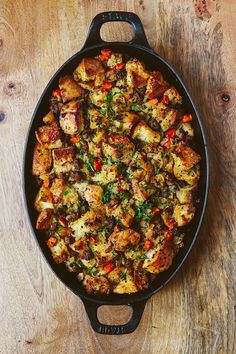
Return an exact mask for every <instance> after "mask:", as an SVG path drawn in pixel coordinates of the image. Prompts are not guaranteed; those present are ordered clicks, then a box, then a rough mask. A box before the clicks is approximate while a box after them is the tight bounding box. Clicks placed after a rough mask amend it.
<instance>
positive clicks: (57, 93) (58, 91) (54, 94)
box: [52, 89, 61, 97]
mask: <svg viewBox="0 0 236 354" xmlns="http://www.w3.org/2000/svg"><path fill="white" fill-rule="evenodd" d="M52 95H53V96H54V97H58V96H61V90H60V89H57V90H55V91H52Z"/></svg>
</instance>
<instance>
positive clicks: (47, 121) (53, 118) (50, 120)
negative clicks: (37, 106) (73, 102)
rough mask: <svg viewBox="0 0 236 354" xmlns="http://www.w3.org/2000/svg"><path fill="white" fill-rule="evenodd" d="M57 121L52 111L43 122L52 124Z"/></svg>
mask: <svg viewBox="0 0 236 354" xmlns="http://www.w3.org/2000/svg"><path fill="white" fill-rule="evenodd" d="M55 120H56V118H55V116H54V114H53V113H52V112H51V111H50V112H48V114H46V116H44V117H43V122H44V123H45V124H51V123H52V122H55Z"/></svg>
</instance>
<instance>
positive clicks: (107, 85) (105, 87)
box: [102, 82, 115, 91]
mask: <svg viewBox="0 0 236 354" xmlns="http://www.w3.org/2000/svg"><path fill="white" fill-rule="evenodd" d="M114 85H115V83H114V82H104V83H103V84H102V90H105V91H107V90H110V89H111V88H112V87H113V86H114Z"/></svg>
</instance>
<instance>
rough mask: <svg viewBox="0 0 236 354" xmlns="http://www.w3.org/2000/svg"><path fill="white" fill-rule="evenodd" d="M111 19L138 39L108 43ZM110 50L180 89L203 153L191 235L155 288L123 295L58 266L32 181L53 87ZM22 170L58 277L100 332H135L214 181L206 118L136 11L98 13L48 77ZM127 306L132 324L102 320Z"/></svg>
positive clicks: (176, 265)
mask: <svg viewBox="0 0 236 354" xmlns="http://www.w3.org/2000/svg"><path fill="white" fill-rule="evenodd" d="M111 21H124V22H128V23H130V24H131V25H132V27H133V29H134V37H133V39H132V40H131V41H130V42H124V43H123V42H105V41H103V40H102V39H101V37H100V29H101V26H102V25H103V24H104V23H106V22H111ZM105 48H111V49H112V50H114V51H118V52H120V53H124V54H127V55H129V56H131V57H135V58H137V59H141V60H142V61H143V62H144V64H146V65H147V67H149V68H150V69H153V70H159V71H160V72H161V73H162V74H163V76H164V78H165V79H166V80H167V81H168V82H169V83H170V84H172V85H173V86H174V87H175V88H176V89H177V90H178V91H179V93H180V95H181V96H182V98H183V102H184V107H185V109H186V110H187V111H188V112H191V114H192V115H193V117H194V119H193V122H192V124H193V128H194V131H195V141H196V144H197V146H196V148H197V151H198V153H199V154H200V155H201V162H200V170H201V178H200V181H199V187H198V189H199V190H198V204H197V206H196V213H195V216H194V219H193V221H192V222H191V223H190V224H189V226H188V227H187V233H188V237H186V238H185V240H184V241H185V242H184V246H183V248H181V249H180V251H179V253H178V254H177V255H176V257H175V258H174V261H173V264H172V266H171V267H170V268H169V269H168V270H166V271H164V272H163V273H161V274H159V275H158V277H157V279H156V280H155V281H153V282H152V283H151V285H150V287H149V288H148V289H146V290H143V291H141V292H138V293H134V294H123V295H119V294H110V295H104V296H103V295H99V296H95V295H91V294H88V293H86V291H85V289H84V288H83V286H82V285H81V284H80V283H79V282H78V280H77V279H76V277H75V275H74V274H73V273H68V271H67V270H66V269H65V267H64V266H63V265H62V264H60V265H58V264H56V263H55V262H54V261H53V258H52V256H51V252H50V250H49V249H48V247H47V245H46V243H45V240H44V239H43V238H42V237H41V235H42V234H41V233H40V232H39V231H38V230H36V228H35V225H36V220H37V212H36V210H35V209H34V200H35V196H36V193H37V188H36V187H35V186H34V184H33V176H32V160H33V150H34V145H35V141H36V140H35V131H36V130H37V128H38V127H39V126H40V124H41V119H42V117H43V116H44V115H45V114H46V113H47V112H48V107H49V104H48V102H49V98H50V95H51V93H52V91H53V90H55V89H56V88H57V87H58V81H59V78H60V77H61V76H63V75H66V74H68V73H72V72H73V71H74V70H75V68H76V67H77V65H78V63H79V62H80V61H81V60H82V59H83V58H85V57H94V56H96V55H98V54H99V53H100V51H101V49H105ZM23 174H24V175H23V184H24V197H25V205H26V210H27V213H28V217H29V221H30V224H31V228H32V231H33V234H34V235H35V237H36V240H37V242H38V244H39V247H40V249H41V251H42V253H43V255H44V257H45V259H46V260H47V262H48V263H49V265H50V267H51V269H52V270H53V271H54V273H55V274H56V275H57V276H58V278H59V279H60V280H61V281H62V282H63V283H64V284H65V285H66V286H67V287H69V288H70V290H71V291H73V292H74V293H75V294H76V295H77V296H79V297H80V298H81V300H82V301H83V303H84V305H85V309H86V312H87V314H88V317H89V320H90V322H91V326H92V328H93V329H94V330H95V331H96V332H99V333H103V334H125V333H130V332H132V331H134V330H135V328H136V327H137V326H138V324H139V321H140V319H141V316H142V313H143V310H144V307H145V303H146V301H147V300H148V299H149V298H150V297H151V296H152V295H153V294H155V293H156V292H157V291H159V290H160V289H161V288H162V287H163V286H165V285H166V284H167V283H168V282H169V281H170V280H171V279H172V278H173V276H174V275H175V274H176V273H177V271H178V270H179V269H180V267H181V265H182V264H183V262H184V261H185V259H186V257H187V255H188V254H189V252H190V251H191V249H192V247H193V245H194V243H195V241H196V238H197V235H198V233H199V230H200V227H201V223H202V219H203V216H204V213H205V208H206V202H207V194H208V184H209V162H208V152H207V144H206V138H205V133H204V129H203V125H202V121H201V118H200V115H199V113H198V110H197V108H196V105H195V103H194V101H193V99H192V98H191V95H190V93H189V91H188V89H187V88H186V85H185V84H184V83H183V81H182V79H181V78H180V77H179V75H178V74H177V73H176V71H175V70H174V69H173V68H172V67H171V66H170V64H168V63H167V62H166V61H165V60H164V59H162V58H161V57H160V56H159V55H158V54H156V53H155V52H154V51H153V50H152V49H151V48H150V46H149V44H148V42H147V39H146V36H145V33H144V30H143V26H142V24H141V21H140V19H139V18H138V16H137V15H135V14H134V13H130V12H104V13H100V14H98V15H97V16H96V17H95V18H94V19H93V21H92V23H91V26H90V29H89V33H88V37H87V39H86V41H85V44H84V46H83V48H82V50H81V51H79V52H78V53H76V54H75V55H74V56H72V57H71V58H70V59H69V60H68V61H67V62H66V63H65V64H63V65H62V66H61V68H60V69H59V70H58V71H57V72H56V74H55V75H54V76H53V77H52V79H51V80H50V81H49V83H48V85H47V87H46V88H45V90H44V92H43V94H42V96H41V98H40V100H39V102H38V104H37V107H36V109H35V111H34V114H33V117H32V121H31V124H30V128H29V132H28V136H27V139H26V146H25V155H24V167H23ZM122 304H125V305H129V306H131V307H132V308H133V314H132V317H131V319H130V321H129V322H128V323H126V324H124V325H105V324H102V323H100V322H99V320H98V318H97V309H98V307H99V306H101V305H122Z"/></svg>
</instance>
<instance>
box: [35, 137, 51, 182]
mask: <svg viewBox="0 0 236 354" xmlns="http://www.w3.org/2000/svg"><path fill="white" fill-rule="evenodd" d="M51 164H52V153H51V151H50V150H49V149H47V148H46V147H45V146H44V145H41V144H39V143H37V144H36V145H35V148H34V155H33V167H32V174H33V175H34V176H40V175H42V174H44V173H47V172H48V171H49V170H50V167H51Z"/></svg>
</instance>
